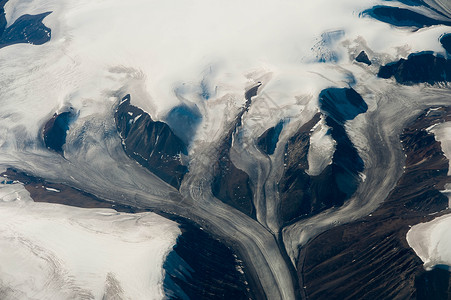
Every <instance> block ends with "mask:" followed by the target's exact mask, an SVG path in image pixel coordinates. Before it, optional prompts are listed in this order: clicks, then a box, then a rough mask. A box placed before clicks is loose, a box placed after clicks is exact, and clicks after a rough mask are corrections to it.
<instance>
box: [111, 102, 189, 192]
mask: <svg viewBox="0 0 451 300" xmlns="http://www.w3.org/2000/svg"><path fill="white" fill-rule="evenodd" d="M114 117H115V120H116V127H117V131H118V132H119V135H120V137H121V139H122V145H123V148H124V150H125V152H126V153H127V155H128V156H129V157H131V158H132V159H134V160H136V161H137V162H138V163H139V164H141V165H142V166H144V167H145V168H147V169H148V170H149V171H151V172H152V173H154V174H155V175H157V176H158V177H160V178H161V179H162V180H164V181H165V182H167V183H169V184H170V185H172V186H174V187H175V188H179V187H180V183H181V182H182V179H183V176H184V175H185V174H186V173H187V172H188V168H187V167H186V166H185V165H183V163H182V155H187V154H188V151H187V148H186V145H185V143H183V141H182V140H181V139H180V138H179V137H178V136H176V135H175V134H174V132H173V131H172V130H171V128H169V126H168V125H167V124H165V123H163V122H159V121H153V120H152V118H151V117H150V116H149V114H147V113H146V112H144V111H143V110H142V109H140V108H138V107H136V106H133V105H131V104H130V95H127V96H125V97H124V98H123V99H122V101H121V102H120V104H119V106H118V108H117V110H116V112H115V115H114Z"/></svg>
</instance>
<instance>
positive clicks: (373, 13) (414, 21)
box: [362, 5, 451, 28]
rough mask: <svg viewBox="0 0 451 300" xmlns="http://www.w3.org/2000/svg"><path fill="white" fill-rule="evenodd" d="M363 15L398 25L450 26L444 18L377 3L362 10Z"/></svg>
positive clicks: (418, 26) (450, 23) (420, 26)
mask: <svg viewBox="0 0 451 300" xmlns="http://www.w3.org/2000/svg"><path fill="white" fill-rule="evenodd" d="M362 15H364V16H370V17H372V18H374V19H376V20H379V21H381V22H384V23H388V24H391V25H394V26H398V27H416V28H423V27H428V26H433V25H440V24H442V25H446V26H450V25H451V22H450V21H449V20H446V18H445V19H442V18H440V19H435V18H431V17H428V16H424V15H422V14H420V13H417V12H414V11H412V10H410V9H406V8H399V7H391V6H383V5H377V6H374V7H372V8H370V9H367V10H365V11H363V12H362Z"/></svg>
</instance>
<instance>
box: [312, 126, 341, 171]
mask: <svg viewBox="0 0 451 300" xmlns="http://www.w3.org/2000/svg"><path fill="white" fill-rule="evenodd" d="M329 129H330V127H329V126H327V125H326V122H325V119H324V117H321V120H320V121H319V122H318V123H317V124H316V125H315V126H314V127H313V129H312V131H313V133H312V135H311V136H310V147H309V151H308V156H307V159H308V165H309V169H308V170H307V171H306V172H307V174H309V175H310V176H317V175H319V174H321V172H322V171H323V170H324V169H325V168H326V167H327V166H328V165H330V164H331V163H332V156H333V154H334V152H335V147H336V141H335V140H334V139H333V138H332V136H331V135H330V134H328V131H329Z"/></svg>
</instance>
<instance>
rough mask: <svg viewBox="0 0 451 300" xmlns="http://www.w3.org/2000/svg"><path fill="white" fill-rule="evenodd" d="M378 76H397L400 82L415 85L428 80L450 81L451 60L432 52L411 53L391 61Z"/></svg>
mask: <svg viewBox="0 0 451 300" xmlns="http://www.w3.org/2000/svg"><path fill="white" fill-rule="evenodd" d="M377 76H378V77H381V78H390V77H392V76H393V77H395V79H396V81H397V82H398V83H400V84H405V85H413V84H417V83H422V82H426V83H429V84H435V83H438V82H448V81H449V80H450V78H451V61H450V60H447V59H445V58H443V57H439V56H435V55H433V54H432V53H427V52H422V53H414V54H410V55H409V56H408V57H407V59H404V58H401V59H400V60H399V61H397V62H392V63H389V64H387V65H385V66H382V67H381V68H380V69H379V73H378V74H377Z"/></svg>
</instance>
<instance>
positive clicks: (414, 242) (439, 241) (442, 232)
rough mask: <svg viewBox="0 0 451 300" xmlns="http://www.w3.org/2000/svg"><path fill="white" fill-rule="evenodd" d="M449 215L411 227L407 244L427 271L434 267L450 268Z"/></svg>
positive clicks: (450, 240)
mask: <svg viewBox="0 0 451 300" xmlns="http://www.w3.org/2000/svg"><path fill="white" fill-rule="evenodd" d="M450 227H451V215H449V214H448V215H445V216H441V217H438V218H436V219H434V220H433V221H431V222H427V223H420V224H418V225H415V226H412V228H411V229H410V230H409V232H407V242H408V243H409V245H410V247H412V248H413V250H414V251H415V253H416V254H417V255H418V257H420V258H421V260H422V261H423V263H424V267H425V268H426V269H427V270H430V269H432V268H433V267H434V266H436V265H447V266H451V231H450V230H449V228H450Z"/></svg>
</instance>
